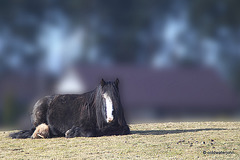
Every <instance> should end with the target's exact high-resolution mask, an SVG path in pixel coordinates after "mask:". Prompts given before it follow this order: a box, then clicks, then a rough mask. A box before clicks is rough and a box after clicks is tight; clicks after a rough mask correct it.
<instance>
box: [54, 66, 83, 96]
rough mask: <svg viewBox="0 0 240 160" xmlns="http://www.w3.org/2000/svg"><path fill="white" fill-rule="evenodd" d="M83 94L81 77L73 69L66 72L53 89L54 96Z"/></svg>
mask: <svg viewBox="0 0 240 160" xmlns="http://www.w3.org/2000/svg"><path fill="white" fill-rule="evenodd" d="M84 92H85V84H84V82H83V81H82V80H81V76H80V75H78V73H76V71H74V70H73V69H70V70H68V71H67V72H66V73H65V74H64V75H63V76H62V77H61V78H60V80H58V83H57V85H56V87H55V91H54V93H56V94H81V93H84Z"/></svg>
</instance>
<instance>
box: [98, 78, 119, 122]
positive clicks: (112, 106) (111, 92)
mask: <svg viewBox="0 0 240 160" xmlns="http://www.w3.org/2000/svg"><path fill="white" fill-rule="evenodd" d="M118 84H119V80H118V79H116V80H115V81H113V82H111V81H110V82H106V81H105V80H104V79H102V80H101V82H100V85H99V87H98V96H99V97H100V98H99V99H101V105H100V106H99V105H98V107H97V110H96V111H97V112H98V114H101V115H99V116H101V117H103V119H104V122H105V124H111V123H115V122H118V123H119V124H120V125H121V124H122V120H121V119H122V118H123V119H124V117H122V115H123V113H122V112H123V111H122V105H121V101H120V95H119V88H118ZM99 120H100V118H98V121H99ZM104 122H101V124H104ZM98 124H99V122H98Z"/></svg>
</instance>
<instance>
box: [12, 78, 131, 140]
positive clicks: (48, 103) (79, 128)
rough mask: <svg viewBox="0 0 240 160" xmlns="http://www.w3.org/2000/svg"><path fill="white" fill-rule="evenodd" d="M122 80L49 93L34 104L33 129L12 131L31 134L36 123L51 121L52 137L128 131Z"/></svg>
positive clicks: (15, 136) (86, 135)
mask: <svg viewBox="0 0 240 160" xmlns="http://www.w3.org/2000/svg"><path fill="white" fill-rule="evenodd" d="M118 84H119V80H118V79H116V81H114V82H105V81H104V80H103V79H102V81H101V83H100V85H99V86H98V87H97V88H96V89H94V90H93V91H90V92H87V93H84V94H80V95H77V94H66V95H52V96H46V97H44V98H42V99H40V100H38V102H37V103H36V104H35V106H34V107H33V111H32V115H31V120H32V124H33V128H32V129H31V130H24V131H19V132H16V133H12V134H10V137H12V138H30V137H31V135H32V134H33V132H34V131H35V129H36V127H38V126H39V125H40V124H43V123H45V124H47V125H48V127H49V132H50V133H49V137H63V136H65V137H67V138H71V137H81V136H83V137H95V136H104V135H125V134H129V133H130V130H129V127H128V125H127V123H126V121H125V117H124V112H123V108H122V105H121V101H120V95H119V88H118Z"/></svg>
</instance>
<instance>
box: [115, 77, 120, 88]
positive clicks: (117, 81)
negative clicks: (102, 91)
mask: <svg viewBox="0 0 240 160" xmlns="http://www.w3.org/2000/svg"><path fill="white" fill-rule="evenodd" d="M115 84H116V85H117V86H118V84H119V79H118V78H117V79H116V80H115Z"/></svg>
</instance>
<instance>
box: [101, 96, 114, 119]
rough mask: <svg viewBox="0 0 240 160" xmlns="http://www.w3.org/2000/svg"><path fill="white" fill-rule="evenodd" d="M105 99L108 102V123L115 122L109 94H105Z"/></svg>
mask: <svg viewBox="0 0 240 160" xmlns="http://www.w3.org/2000/svg"><path fill="white" fill-rule="evenodd" d="M103 98H104V99H105V101H106V111H107V119H106V120H107V123H110V122H111V121H113V114H112V113H113V103H112V100H111V98H110V97H109V96H108V94H107V93H104V94H103Z"/></svg>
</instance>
